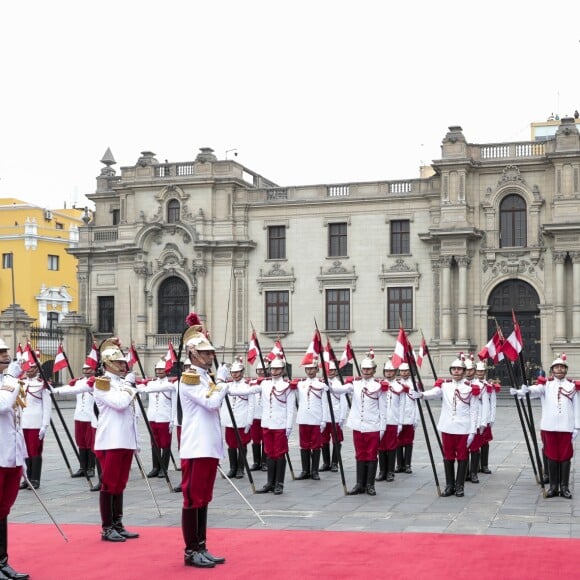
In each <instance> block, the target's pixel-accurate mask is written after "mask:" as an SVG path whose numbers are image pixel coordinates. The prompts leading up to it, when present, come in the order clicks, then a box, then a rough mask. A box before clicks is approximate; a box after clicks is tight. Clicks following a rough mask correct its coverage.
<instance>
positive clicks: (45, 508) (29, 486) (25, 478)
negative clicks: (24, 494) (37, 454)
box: [22, 469, 68, 543]
mask: <svg viewBox="0 0 580 580" xmlns="http://www.w3.org/2000/svg"><path fill="white" fill-rule="evenodd" d="M22 477H23V478H24V481H25V482H26V483H27V484H28V488H29V489H31V490H32V491H33V492H34V495H35V496H36V499H37V500H38V503H39V504H40V505H41V506H42V507H43V509H44V511H45V512H46V513H47V515H48V517H49V518H50V519H51V520H52V523H53V524H54V525H55V526H56V529H57V530H58V531H59V532H60V535H61V536H62V537H63V538H64V541H65V542H67V543H68V538H67V537H66V536H65V535H64V532H63V531H62V529H61V527H60V526H59V525H58V524H57V522H56V520H55V519H54V518H53V517H52V514H51V513H50V512H49V511H48V508H47V507H46V505H44V502H43V501H42V499H41V498H40V496H39V495H38V492H37V491H36V490H35V489H34V487H32V484H31V483H30V481H29V480H28V477H27V476H26V470H25V469H23V470H22Z"/></svg>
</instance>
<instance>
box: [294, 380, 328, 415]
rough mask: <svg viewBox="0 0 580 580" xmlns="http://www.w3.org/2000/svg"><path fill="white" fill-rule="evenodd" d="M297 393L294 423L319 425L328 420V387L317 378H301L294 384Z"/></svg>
mask: <svg viewBox="0 0 580 580" xmlns="http://www.w3.org/2000/svg"><path fill="white" fill-rule="evenodd" d="M296 391H297V393H298V413H296V423H298V424H299V425H320V424H321V423H327V422H329V421H330V414H329V413H328V403H327V404H326V405H324V400H325V399H327V398H328V397H327V395H326V391H328V387H327V386H326V385H325V384H324V383H323V382H321V381H319V380H318V379H317V378H313V379H309V378H307V379H302V380H301V381H299V382H298V384H297V385H296Z"/></svg>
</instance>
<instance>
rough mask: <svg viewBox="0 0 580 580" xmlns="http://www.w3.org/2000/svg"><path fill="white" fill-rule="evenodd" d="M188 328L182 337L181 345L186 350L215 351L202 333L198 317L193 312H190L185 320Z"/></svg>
mask: <svg viewBox="0 0 580 580" xmlns="http://www.w3.org/2000/svg"><path fill="white" fill-rule="evenodd" d="M185 322H186V323H187V324H188V326H189V328H188V329H187V330H186V331H185V333H184V335H183V343H184V344H185V346H186V348H187V350H188V351H189V350H215V348H214V346H213V344H212V343H211V342H210V341H209V340H208V338H207V336H205V334H204V333H203V326H202V324H201V320H200V319H199V316H198V315H197V314H196V313H195V312H190V313H189V314H188V315H187V318H186V319H185Z"/></svg>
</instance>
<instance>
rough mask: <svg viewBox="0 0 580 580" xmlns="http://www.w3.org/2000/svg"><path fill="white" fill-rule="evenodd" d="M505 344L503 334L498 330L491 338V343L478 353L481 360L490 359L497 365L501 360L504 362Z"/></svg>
mask: <svg viewBox="0 0 580 580" xmlns="http://www.w3.org/2000/svg"><path fill="white" fill-rule="evenodd" d="M503 342H504V338H503V334H502V332H501V330H500V329H499V328H498V329H497V330H496V331H495V333H494V335H493V336H492V337H491V339H490V341H489V342H488V343H487V344H486V345H485V346H484V347H483V348H482V349H481V350H480V351H479V352H478V353H477V356H478V357H479V360H487V359H488V358H490V359H491V360H492V361H493V363H494V364H497V363H498V362H499V361H500V360H503V358H504V356H503V353H502V348H503Z"/></svg>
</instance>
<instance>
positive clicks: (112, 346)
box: [99, 336, 127, 364]
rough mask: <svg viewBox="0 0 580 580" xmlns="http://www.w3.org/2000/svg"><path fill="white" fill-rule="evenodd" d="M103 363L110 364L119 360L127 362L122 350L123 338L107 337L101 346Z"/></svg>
mask: <svg viewBox="0 0 580 580" xmlns="http://www.w3.org/2000/svg"><path fill="white" fill-rule="evenodd" d="M99 351H100V353H101V360H102V361H103V364H110V363H115V362H119V361H124V362H127V359H126V358H125V355H124V354H123V352H122V351H121V340H120V339H119V338H118V337H117V336H113V337H111V338H107V339H106V340H104V341H103V342H102V343H101V346H100V347H99Z"/></svg>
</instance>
